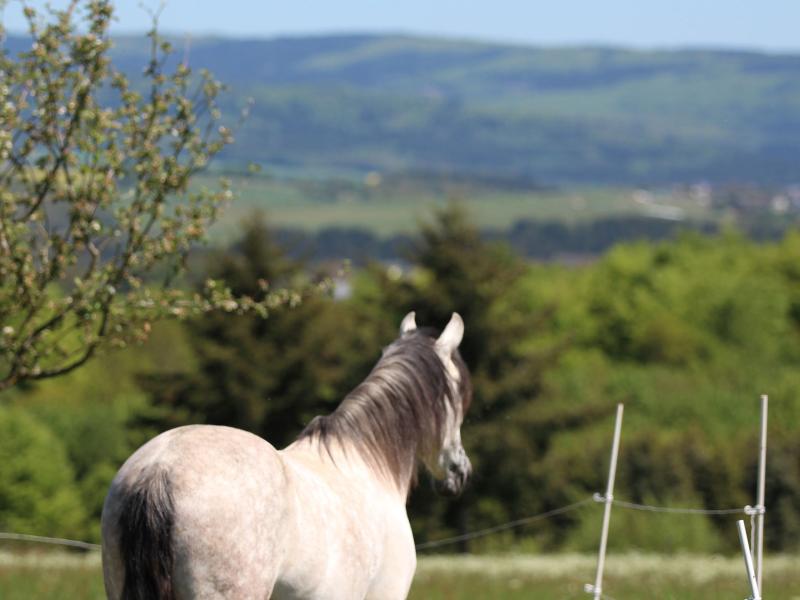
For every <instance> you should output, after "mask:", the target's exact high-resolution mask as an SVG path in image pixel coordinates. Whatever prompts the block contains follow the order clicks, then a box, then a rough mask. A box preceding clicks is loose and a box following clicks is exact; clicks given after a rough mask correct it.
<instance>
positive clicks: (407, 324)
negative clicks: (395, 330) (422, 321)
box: [400, 310, 417, 335]
mask: <svg viewBox="0 0 800 600" xmlns="http://www.w3.org/2000/svg"><path fill="white" fill-rule="evenodd" d="M416 328H417V320H416V315H415V313H414V311H413V310H412V311H411V312H410V313H408V314H407V315H406V316H405V317H403V322H402V323H400V335H405V334H407V333H411V332H412V331H414V330H415V329H416Z"/></svg>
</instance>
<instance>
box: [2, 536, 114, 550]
mask: <svg viewBox="0 0 800 600" xmlns="http://www.w3.org/2000/svg"><path fill="white" fill-rule="evenodd" d="M0 540H14V541H19V542H38V543H41V544H56V545H59V546H72V547H73V548H83V549H84V550H100V544H90V543H89V542H80V541H78V540H67V539H64V538H52V537H43V536H41V535H28V534H27V533H5V532H0Z"/></svg>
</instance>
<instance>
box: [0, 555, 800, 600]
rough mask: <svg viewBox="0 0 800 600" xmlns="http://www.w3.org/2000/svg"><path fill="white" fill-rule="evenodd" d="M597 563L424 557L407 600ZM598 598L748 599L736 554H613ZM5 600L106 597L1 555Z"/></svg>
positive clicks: (791, 579) (568, 583)
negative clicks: (602, 594) (601, 594)
mask: <svg viewBox="0 0 800 600" xmlns="http://www.w3.org/2000/svg"><path fill="white" fill-rule="evenodd" d="M595 560H596V559H595V557H594V556H591V555H587V554H551V555H541V556H532V555H509V556H469V555H468V556H430V557H425V556H422V557H420V558H419V563H418V568H417V575H416V578H415V580H414V584H413V586H412V589H411V594H410V596H409V598H410V599H411V600H461V599H463V600H517V599H519V600H522V599H523V598H525V599H529V598H536V599H537V600H565V599H567V600H568V599H572V598H575V599H577V598H588V597H589V596H588V595H587V594H586V592H584V590H583V586H584V584H585V583H587V582H589V581H591V580H593V579H594V569H595ZM799 562H800V557H798V556H773V557H768V558H767V560H766V564H765V581H764V589H765V592H766V594H768V596H767V597H768V598H770V599H774V600H798V599H800V569H798V568H797V565H798V564H799ZM606 573H607V576H606V578H605V584H604V592H605V593H606V595H607V596H608V597H611V598H614V599H615V600H625V599H629V600H633V599H641V598H658V599H660V600H671V599H674V600H678V599H680V600H709V599H713V598H744V597H746V596H748V595H749V590H748V589H747V587H746V582H745V577H744V567H743V565H742V561H741V559H740V558H739V557H738V556H731V557H721V556H698V555H674V556H660V555H653V554H620V555H611V556H609V558H608V561H607V571H606ZM0 597H1V598H3V599H4V600H29V599H32V598H36V599H43V600H46V599H50V598H52V599H58V600H100V599H102V598H104V593H103V582H102V574H101V570H100V558H99V555H98V554H97V553H89V554H83V555H79V554H63V553H46V554H13V553H10V552H9V551H7V550H6V551H5V552H2V553H0Z"/></svg>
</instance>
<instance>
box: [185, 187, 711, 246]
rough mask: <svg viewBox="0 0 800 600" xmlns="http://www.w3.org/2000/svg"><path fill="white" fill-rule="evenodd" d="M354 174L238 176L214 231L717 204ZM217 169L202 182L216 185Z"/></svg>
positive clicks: (676, 196) (695, 208) (383, 226)
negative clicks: (457, 210) (453, 206)
mask: <svg viewBox="0 0 800 600" xmlns="http://www.w3.org/2000/svg"><path fill="white" fill-rule="evenodd" d="M373 177H374V179H372V180H371V179H370V176H369V175H368V176H367V177H366V178H364V179H361V178H358V179H356V178H351V179H340V180H330V179H325V180H313V179H291V178H273V177H266V176H234V177H231V178H230V180H231V184H232V190H233V192H234V195H235V198H236V199H235V201H234V202H233V203H232V204H231V205H230V206H229V207H228V208H227V209H226V211H225V212H224V214H223V215H222V218H221V220H220V221H219V222H218V223H217V224H216V225H215V226H214V228H213V229H212V231H211V234H212V238H213V239H214V240H215V241H217V242H227V241H230V240H232V239H234V238H236V237H237V236H239V235H240V234H241V224H242V222H243V221H246V220H247V219H250V218H252V214H253V211H254V210H256V211H263V212H264V213H266V215H267V218H268V220H269V222H270V224H272V225H273V226H276V227H288V228H296V229H301V230H304V231H307V232H314V231H318V230H320V229H323V228H326V227H340V228H359V229H364V230H367V231H369V232H371V233H373V234H376V235H378V236H382V237H385V236H390V235H394V234H401V233H402V234H410V233H414V232H416V231H417V230H418V229H419V224H420V222H421V221H426V220H429V219H430V218H431V214H432V213H433V212H434V211H435V210H437V209H441V208H442V207H444V206H445V205H447V203H448V202H450V201H453V200H456V201H458V202H459V204H461V205H462V206H463V207H464V208H465V209H466V211H467V212H468V213H469V215H470V218H471V219H472V221H473V222H474V223H476V224H477V225H478V226H480V227H481V228H484V229H506V228H508V227H510V226H511V225H513V224H514V223H515V222H517V221H520V220H536V221H548V222H561V223H576V222H588V221H592V220H595V219H598V218H603V217H614V216H655V214H656V213H657V211H658V210H659V209H662V210H664V209H666V210H676V211H679V212H680V214H681V215H682V217H683V218H686V219H693V220H703V219H709V218H711V217H712V215H711V213H710V211H709V210H708V209H706V208H703V207H701V206H699V205H698V204H697V203H696V202H693V201H692V200H691V199H690V198H688V197H687V196H686V195H683V194H681V193H677V192H663V193H661V194H657V195H655V196H653V200H652V204H645V203H642V201H641V199H638V198H637V194H636V192H635V191H634V190H633V189H632V188H623V187H599V186H598V187H574V188H569V189H524V188H523V189H504V188H502V187H501V186H481V185H474V184H459V183H457V182H456V183H447V182H445V183H433V184H432V183H429V182H421V181H419V180H413V179H409V180H404V179H401V180H390V181H382V180H381V178H380V176H378V175H373ZM215 183H216V180H215V178H213V177H209V176H206V177H202V178H198V181H197V182H196V185H203V186H213V185H215Z"/></svg>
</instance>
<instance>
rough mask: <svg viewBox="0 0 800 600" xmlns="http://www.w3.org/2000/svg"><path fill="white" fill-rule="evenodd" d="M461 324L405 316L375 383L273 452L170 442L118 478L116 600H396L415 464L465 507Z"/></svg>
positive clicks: (407, 551)
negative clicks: (438, 328)
mask: <svg viewBox="0 0 800 600" xmlns="http://www.w3.org/2000/svg"><path fill="white" fill-rule="evenodd" d="M463 334H464V323H463V321H462V319H461V317H460V316H459V315H458V314H457V313H453V315H452V317H451V319H450V321H449V323H448V324H447V326H446V327H445V329H444V330H443V331H442V333H441V334H440V335H436V332H434V331H433V330H431V329H427V328H417V325H416V321H415V316H414V313H413V312H411V313H409V314H408V315H406V316H405V318H404V319H403V321H402V323H401V325H400V335H399V337H398V338H397V339H396V340H395V341H394V342H392V343H391V344H390V345H389V346H387V347H386V348H384V349H383V353H382V356H381V358H380V359H379V360H378V362H377V363H376V364H375V366H374V367H373V369H372V371H371V372H370V374H369V375H368V376H367V378H366V379H365V380H364V381H363V382H362V383H361V384H359V385H358V386H357V387H356V388H355V389H354V390H353V391H352V392H350V393H349V394H348V395H347V396H346V397H345V398H344V400H342V402H341V403H340V404H339V406H338V407H337V408H336V410H335V411H334V412H332V413H331V414H329V415H327V416H317V417H315V418H314V419H313V420H312V421H311V422H310V423H309V424H308V425H307V426H306V427H305V429H304V430H303V431H302V432H301V433H300V435H299V436H298V438H297V439H296V440H295V441H294V442H293V443H292V444H290V445H289V446H287V447H286V448H284V449H282V450H276V449H275V448H274V447H273V446H272V445H270V444H269V443H268V442H266V441H265V440H263V439H262V438H260V437H258V436H256V435H253V434H251V433H248V432H245V431H243V430H240V429H234V428H230V427H223V426H214V425H189V426H185V427H179V428H176V429H172V430H169V431H166V432H164V433H162V434H160V435H158V436H157V437H155V438H153V439H151V440H150V441H149V442H147V443H146V444H144V445H143V446H142V447H141V448H139V449H138V450H137V451H136V452H135V453H134V454H133V455H131V456H130V457H129V458H128V460H127V461H126V462H125V463H124V464H123V466H122V467H121V468H120V470H119V471H118V473H117V474H116V476H115V477H114V480H113V481H112V483H111V487H110V490H109V492H108V495H107V497H106V500H105V503H104V505H103V513H102V519H101V529H102V563H103V578H104V583H105V589H106V594H107V595H108V598H109V599H110V600H186V599H189V598H192V599H198V600H217V599H222V598H225V599H228V600H244V599H248V600H250V599H259V600H266V599H268V598H272V599H273V600H286V599H293V600H294V599H296V600H300V599H303V600H355V599H370V600H372V599H374V600H394V599H401V598H405V597H406V596H407V595H408V591H409V589H410V587H411V580H412V578H413V576H414V571H415V569H416V550H415V546H414V538H413V535H412V531H411V526H410V524H409V520H408V515H407V512H406V501H407V498H408V495H409V493H410V491H411V489H412V488H413V486H414V485H415V483H416V479H417V471H418V464H419V463H422V464H423V465H424V466H425V467H426V469H427V470H428V471H429V472H430V473H431V475H432V476H433V479H434V481H435V483H436V489H437V491H439V492H440V493H442V494H446V495H456V494H459V493H460V492H461V491H462V489H463V488H464V486H465V484H466V482H467V480H468V478H469V475H470V473H471V471H472V466H471V464H470V461H469V458H468V457H467V454H466V452H465V450H464V446H463V445H462V443H461V433H460V428H461V423H462V420H463V418H464V414H465V412H466V411H467V409H468V407H469V404H470V401H471V395H472V390H471V383H470V378H469V372H468V370H467V368H466V366H465V364H464V361H463V360H462V358H461V356H460V353H459V351H458V346H459V344H460V343H461V339H462V337H463Z"/></svg>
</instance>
